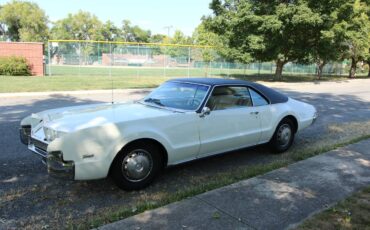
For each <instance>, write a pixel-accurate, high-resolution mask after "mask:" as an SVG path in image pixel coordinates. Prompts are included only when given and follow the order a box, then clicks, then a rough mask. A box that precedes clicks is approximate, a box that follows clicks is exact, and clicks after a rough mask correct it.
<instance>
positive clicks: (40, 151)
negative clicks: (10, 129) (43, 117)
mask: <svg viewBox="0 0 370 230" xmlns="http://www.w3.org/2000/svg"><path fill="white" fill-rule="evenodd" d="M19 132H20V139H21V142H22V143H23V144H25V145H27V146H28V149H29V150H30V151H31V152H33V153H34V154H36V155H38V156H40V157H41V159H42V162H43V163H44V164H45V165H46V166H47V170H48V173H49V175H50V176H52V177H57V178H62V179H68V180H74V178H75V164H74V162H73V161H64V160H63V153H62V152H50V153H49V152H47V147H48V143H47V142H45V141H42V140H38V139H36V138H33V137H32V136H31V130H30V127H25V126H22V127H21V128H20V129H19Z"/></svg>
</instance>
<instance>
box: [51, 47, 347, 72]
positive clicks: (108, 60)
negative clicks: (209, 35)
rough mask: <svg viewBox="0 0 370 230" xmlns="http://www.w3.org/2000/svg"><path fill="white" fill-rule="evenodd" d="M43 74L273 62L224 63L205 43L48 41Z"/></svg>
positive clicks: (253, 66) (242, 67) (252, 68)
mask: <svg viewBox="0 0 370 230" xmlns="http://www.w3.org/2000/svg"><path fill="white" fill-rule="evenodd" d="M46 47H47V54H48V59H47V68H46V74H47V75H48V76H66V75H69V76H75V75H76V76H122V77H125V76H126V77H212V76H226V77H227V76H237V75H240V76H243V75H263V74H273V73H274V72H275V68H276V66H275V64H274V63H273V62H264V63H249V64H241V63H237V62H227V61H225V60H224V59H223V58H222V57H221V56H220V55H218V54H217V52H216V51H215V49H213V48H212V47H207V46H190V45H189V46H187V45H175V44H173V45H172V44H171V45H169V44H163V45H159V44H150V43H127V42H92V41H49V42H48V45H47V46H46ZM316 72H317V67H316V65H314V64H312V65H300V64H295V63H287V64H286V65H285V66H284V72H283V74H294V75H298V74H303V75H314V74H316ZM346 73H348V64H347V63H332V64H327V65H326V66H325V67H324V70H323V74H325V75H343V74H346Z"/></svg>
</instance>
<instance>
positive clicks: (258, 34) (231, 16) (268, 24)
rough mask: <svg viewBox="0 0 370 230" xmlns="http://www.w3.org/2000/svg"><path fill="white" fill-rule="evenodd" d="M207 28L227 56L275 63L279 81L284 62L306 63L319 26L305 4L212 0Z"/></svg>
mask: <svg viewBox="0 0 370 230" xmlns="http://www.w3.org/2000/svg"><path fill="white" fill-rule="evenodd" d="M210 8H211V9H212V10H213V13H214V15H213V16H210V17H207V18H205V19H204V20H205V23H206V25H207V27H208V28H209V29H210V30H211V31H213V32H215V33H216V34H218V35H220V36H222V37H223V39H224V41H225V42H226V43H227V45H228V47H229V48H230V49H229V54H230V55H233V56H235V58H236V59H238V60H239V61H241V62H244V63H245V62H249V61H251V60H258V61H272V60H274V61H275V62H276V71H275V77H276V78H281V75H282V71H283V67H284V65H285V64H286V63H287V62H305V61H306V60H307V56H308V54H309V51H310V47H309V44H311V43H312V42H311V39H312V32H313V31H314V28H315V27H317V26H318V25H320V24H321V23H322V20H321V18H320V15H319V14H318V13H315V12H313V11H312V10H311V9H310V8H309V7H308V6H307V4H306V3H305V2H304V1H286V0H277V1H253V0H213V1H212V3H211V4H210Z"/></svg>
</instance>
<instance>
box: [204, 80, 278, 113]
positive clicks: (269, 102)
mask: <svg viewBox="0 0 370 230" xmlns="http://www.w3.org/2000/svg"><path fill="white" fill-rule="evenodd" d="M220 86H225V87H227V86H240V87H246V88H247V89H248V93H249V96H250V92H249V88H251V89H253V90H254V91H256V92H257V93H259V94H261V95H262V96H263V97H264V98H265V99H266V100H267V102H268V104H267V105H271V101H270V100H269V99H268V98H267V97H266V96H265V95H264V94H263V93H261V92H260V91H259V90H257V89H255V88H254V87H251V86H249V85H241V84H225V85H214V86H213V87H211V88H212V91H211V93H210V94H209V95H207V100H206V103H205V104H204V107H205V106H206V105H207V103H208V101H209V99H210V98H211V96H212V93H213V90H215V88H216V87H220ZM251 100H252V106H246V107H249V108H253V107H259V106H254V105H253V99H252V97H251ZM264 106H266V105H264Z"/></svg>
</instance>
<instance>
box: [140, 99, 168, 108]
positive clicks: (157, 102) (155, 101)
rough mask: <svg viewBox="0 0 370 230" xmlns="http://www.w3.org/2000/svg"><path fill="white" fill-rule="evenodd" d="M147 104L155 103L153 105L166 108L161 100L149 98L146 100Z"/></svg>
mask: <svg viewBox="0 0 370 230" xmlns="http://www.w3.org/2000/svg"><path fill="white" fill-rule="evenodd" d="M144 101H145V102H149V103H153V104H156V105H159V106H165V105H164V104H162V102H161V100H159V99H158V98H151V97H150V98H147V99H145V100H144Z"/></svg>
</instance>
